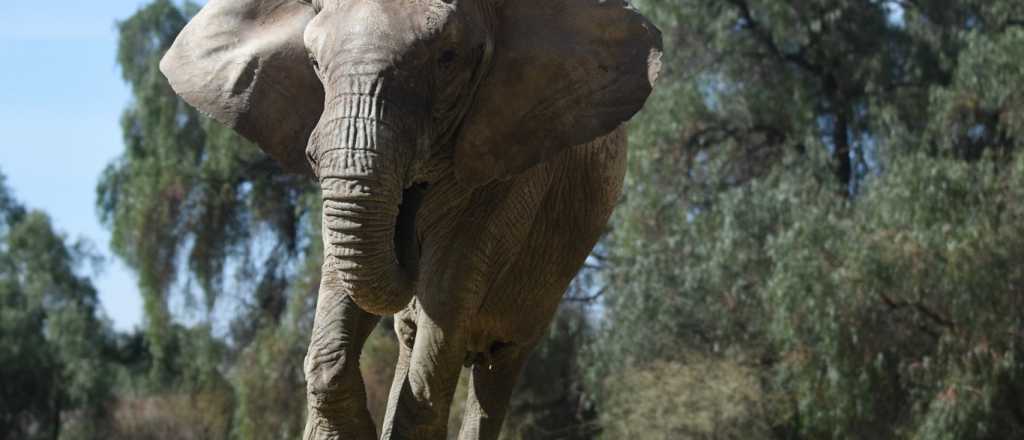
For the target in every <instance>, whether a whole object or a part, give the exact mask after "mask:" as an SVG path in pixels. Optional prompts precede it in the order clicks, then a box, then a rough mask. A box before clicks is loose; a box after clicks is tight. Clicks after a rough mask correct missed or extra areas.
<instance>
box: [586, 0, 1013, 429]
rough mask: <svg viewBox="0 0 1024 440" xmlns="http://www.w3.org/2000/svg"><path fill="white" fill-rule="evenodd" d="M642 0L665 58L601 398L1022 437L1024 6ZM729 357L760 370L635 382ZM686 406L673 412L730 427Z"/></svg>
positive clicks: (614, 244) (734, 365)
mask: <svg viewBox="0 0 1024 440" xmlns="http://www.w3.org/2000/svg"><path fill="white" fill-rule="evenodd" d="M637 4H638V7H639V8H640V9H642V10H644V11H645V13H650V14H651V15H652V16H653V19H654V21H655V22H656V23H658V24H659V26H660V27H661V28H662V30H663V31H664V32H665V36H666V54H665V61H666V64H665V66H666V68H665V71H664V72H663V74H662V76H661V78H660V80H659V81H660V82H659V84H658V88H657V89H656V91H655V95H654V96H653V98H652V100H651V102H650V103H649V105H648V106H647V108H646V110H645V111H644V113H642V116H641V118H640V119H639V120H638V121H636V123H634V124H633V128H634V130H633V132H632V136H631V144H632V147H631V148H632V150H631V151H632V153H633V154H632V159H631V163H630V173H629V177H628V179H627V189H626V197H625V200H624V202H623V204H622V206H621V207H620V208H619V209H618V210H617V214H616V217H615V219H614V225H615V229H614V232H613V234H612V236H611V238H610V240H609V242H608V249H609V265H608V267H609V268H608V270H607V271H606V273H607V280H608V284H609V285H608V289H607V291H608V293H607V294H606V295H605V296H606V298H607V300H606V301H605V303H604V304H605V306H606V313H605V317H606V320H605V324H604V327H603V328H602V330H601V332H600V335H599V336H598V337H597V338H595V343H594V344H592V345H591V347H590V349H589V353H590V359H591V361H590V362H588V364H591V365H594V367H593V368H592V369H591V370H590V373H589V377H590V380H589V384H590V386H591V387H594V388H595V389H597V390H599V391H600V392H599V393H598V404H599V405H598V408H599V409H600V410H601V411H602V412H603V413H605V414H609V413H610V414H628V410H629V408H624V407H623V405H630V404H631V403H630V402H633V401H631V400H628V399H623V398H621V396H620V395H618V393H621V392H622V391H623V390H632V391H633V392H636V393H645V392H647V393H652V394H651V395H654V394H655V393H663V394H669V395H675V394H680V393H682V394H689V395H703V396H706V397H707V399H706V400H704V406H705V408H710V409H709V411H711V412H712V413H715V414H747V415H748V416H747V417H749V418H751V419H750V420H748V422H749V423H738V422H735V421H734V422H732V423H734V424H736V425H737V426H747V427H749V428H750V429H751V430H752V431H748V432H745V433H743V432H739V433H737V432H734V433H730V434H727V435H730V436H732V437H733V438H749V437H762V436H763V435H759V434H758V432H761V431H758V430H760V429H761V428H760V427H763V426H769V427H770V428H771V430H772V432H773V433H774V435H776V436H778V437H781V438H796V437H808V438H821V437H840V438H845V437H852V438H863V437H883V438H891V437H897V438H909V437H914V438H939V437H942V436H948V437H949V438H1011V437H1014V436H1019V435H1020V432H1021V431H1020V429H1021V426H1022V425H1021V420H1024V419H1020V418H1019V417H1018V416H1017V415H1015V414H1013V411H1012V410H1007V409H1006V408H1014V407H1019V405H1020V401H1019V397H1018V396H1019V391H1018V390H1019V388H1020V386H1021V385H1020V384H1021V382H1020V381H1021V378H1020V375H1019V371H1020V368H1021V361H1019V359H1020V351H1019V350H1020V348H1019V347H1020V339H1019V336H1013V335H1019V332H1020V331H1021V328H1022V327H1021V322H1022V321H1021V319H1020V316H1024V315H1021V314H1020V312H1019V311H1020V309H1019V307H1020V306H1019V303H1018V302H1017V301H1018V300H1016V299H1015V298H1019V287H1018V286H1019V285H1020V282H1019V279H1018V276H1019V274H1018V273H1017V272H1016V271H1015V270H1010V269H1009V267H1015V265H1019V264H1020V262H1021V261H1022V257H1021V256H1020V255H1019V254H1018V252H1017V250H1016V249H1019V244H1018V241H1017V239H1015V238H1013V237H1017V236H1019V226H1017V225H1020V224H1024V213H1021V212H1020V211H1019V210H1018V209H1017V208H1016V206H1017V202H1012V200H1015V198H1016V197H1018V196H1016V194H1017V193H1018V192H1017V191H1019V188H1020V187H1019V184H1016V183H1012V182H1016V181H1017V180H1016V179H1018V177H1017V172H1018V171H1015V170H1016V169H1017V168H1018V167H1019V166H1020V165H1019V164H1020V159H1016V151H1018V150H1019V145H1020V144H1021V142H1022V141H1024V136H1022V134H1024V133H1022V132H1021V124H1020V119H1019V118H1018V117H1017V114H1018V112H1019V110H1018V108H1019V107H1020V105H1019V104H1018V102H1019V101H1018V97H1019V96H1021V91H1022V90H1021V88H1020V86H1019V84H1022V82H1021V78H1020V75H1021V74H1022V72H1021V71H1020V69H1019V67H1018V66H1019V62H1018V61H1017V60H1019V59H1020V58H1019V54H1018V52H1019V51H1020V50H1021V49H1020V47H1022V46H1021V44H1020V38H1021V36H1022V35H1024V34H1022V33H1021V29H1020V25H1019V23H1020V19H1021V18H1022V17H1024V8H1022V6H1020V5H1019V4H1018V2H1012V1H986V2H981V1H966V2H964V1H955V2H954V1H933V2H904V1H868V0H864V1H852V2H850V1H831V0H824V1H800V2H772V1H762V0H726V1H710V0H693V1H683V2H681V3H680V2H676V1H672V2H670V1H662V0H647V1H637ZM1014 185H1017V186H1016V187H1014ZM996 346H998V347H999V348H993V347H996ZM978 352H980V353H985V354H984V355H980V356H981V358H984V361H977V360H976V359H977V358H978V356H979V355H976V354H973V353H978ZM993 353H995V354H993ZM978 362H981V363H980V364H979V363H978ZM709 363H710V365H712V366H713V367H711V369H712V370H713V371H714V370H716V369H718V370H721V371H732V372H738V373H742V374H740V375H720V376H715V377H717V378H719V379H721V380H725V381H729V383H732V384H735V383H747V384H757V385H758V386H759V389H758V390H756V391H757V392H755V393H747V394H743V395H739V394H736V392H735V391H733V392H730V391H728V390H738V389H740V388H737V387H734V386H729V383H720V382H716V380H718V379H716V380H712V381H710V382H697V383H693V382H687V381H643V380H639V379H638V378H637V377H635V376H636V375H640V376H642V375H644V374H666V373H665V372H685V371H700V370H701V369H707V368H708V367H707V365H709ZM996 364H998V366H997V365H996ZM924 365H927V367H924ZM688 369H689V370H688ZM923 371H928V372H929V373H927V374H924V373H922V372H923ZM651 372H656V373H651ZM680 374H681V373H680ZM744 375H746V376H744ZM672 386H676V387H677V388H672V389H669V388H668V387H672ZM637 387H640V388H639V389H637ZM644 387H647V388H644ZM968 389H969V390H970V391H968ZM713 390H718V392H712V391H713ZM683 402H686V400H685V399H684V400H683ZM685 408H686V406H683V405H681V406H680V408H679V409H678V411H680V413H675V415H676V416H675V417H673V416H666V418H665V419H664V420H673V421H679V420H682V421H684V422H690V421H692V422H693V423H694V425H686V426H683V425H685V423H684V424H683V425H676V426H675V428H671V429H678V430H679V431H677V432H698V433H700V432H703V433H705V434H707V431H702V430H701V427H700V426H697V425H696V422H697V419H695V418H686V416H685V415H684V413H682V411H686V409H685ZM673 423H675V422H673ZM645 426H646V429H649V430H650V431H648V434H649V435H643V434H638V433H636V432H632V433H631V434H633V435H634V436H644V437H647V436H650V437H651V438H655V437H654V434H656V433H658V429H659V428H661V429H669V427H668V426H660V427H659V426H657V425H652V424H646V425H645ZM604 427H605V429H606V434H607V435H608V436H609V438H618V437H619V436H621V435H622V431H621V430H618V429H619V427H616V426H615V424H614V423H611V422H607V420H606V423H605V425H604ZM705 434H700V435H705ZM711 435H712V434H707V436H711Z"/></svg>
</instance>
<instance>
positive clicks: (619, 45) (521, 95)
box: [454, 0, 661, 186]
mask: <svg viewBox="0 0 1024 440" xmlns="http://www.w3.org/2000/svg"><path fill="white" fill-rule="evenodd" d="M497 14H498V22H497V26H498V29H497V31H496V36H495V42H494V45H495V48H494V62H493V65H492V68H491V71H490V73H489V74H488V75H487V77H486V78H485V79H484V80H483V81H482V83H481V84H480V88H479V89H478V91H477V96H476V102H475V103H474V105H473V107H472V109H471V110H470V111H469V113H468V114H467V115H466V118H465V120H464V122H463V128H462V131H461V133H460V135H459V138H458V139H457V141H456V144H455V156H454V160H455V170H456V173H457V175H458V176H459V179H460V180H461V181H462V182H463V183H466V184H468V185H470V186H476V185H479V184H482V183H486V182H487V181H490V180H492V179H501V178H505V177H507V176H509V175H512V174H515V173H518V172H521V171H523V170H526V169H527V168H530V167H532V166H534V165H536V164H538V163H540V162H542V161H544V160H546V159H548V158H550V157H552V156H554V155H555V154H557V153H559V152H561V151H563V150H565V149H567V148H569V147H572V146H575V145H579V144H583V143H586V142H589V141H591V140H594V139H596V138H598V137H600V136H603V135H606V134H608V133H610V132H611V131H613V130H614V129H615V128H616V127H618V126H619V125H620V124H622V123H623V122H625V121H627V120H629V119H630V118H632V117H633V115H634V114H636V112H637V111H639V110H640V108H641V107H642V106H643V104H644V102H645V101H646V100H647V97H648V96H649V95H650V93H651V91H652V87H653V84H654V81H655V79H656V77H657V74H658V70H659V69H660V66H661V63H660V58H661V32H660V31H659V30H658V29H657V28H656V27H655V26H654V25H653V24H651V23H650V22H649V21H648V20H647V19H646V18H644V17H643V16H642V15H640V13H639V12H637V11H636V10H635V9H633V8H632V7H631V6H630V5H629V3H628V2H627V1H625V0H504V4H503V5H501V6H500V7H499V10H498V11H497Z"/></svg>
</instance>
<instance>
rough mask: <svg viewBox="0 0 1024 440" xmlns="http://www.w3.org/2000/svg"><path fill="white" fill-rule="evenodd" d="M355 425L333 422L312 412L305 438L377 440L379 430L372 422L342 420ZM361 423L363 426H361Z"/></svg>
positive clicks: (317, 439)
mask: <svg viewBox="0 0 1024 440" xmlns="http://www.w3.org/2000/svg"><path fill="white" fill-rule="evenodd" d="M341 423H342V424H344V423H350V424H352V425H355V426H347V427H344V426H341V424H339V423H332V422H331V421H329V420H327V419H326V418H325V417H323V416H319V415H316V414H312V413H311V414H310V415H309V417H308V418H307V419H306V430H305V432H304V433H303V435H302V439H303V440H376V438H377V430H376V429H375V428H374V427H373V425H372V424H367V423H360V421H358V420H347V421H341ZM360 425H361V426H360Z"/></svg>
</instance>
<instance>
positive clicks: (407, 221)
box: [394, 183, 427, 279]
mask: <svg viewBox="0 0 1024 440" xmlns="http://www.w3.org/2000/svg"><path fill="white" fill-rule="evenodd" d="M426 191H427V184H425V183H420V184H414V185H413V186H411V187H409V188H406V189H405V190H404V191H402V201H401V202H400V203H399V205H398V215H397V217H396V218H395V234H394V246H395V258H396V259H397V260H398V264H399V265H400V266H401V267H402V268H403V269H405V270H406V271H407V272H408V273H409V274H411V275H413V278H414V279H415V276H416V274H417V272H418V269H419V257H420V246H419V245H420V243H419V239H418V237H417V235H416V214H417V213H418V212H419V209H420V205H421V204H422V202H423V197H424V194H425V193H426Z"/></svg>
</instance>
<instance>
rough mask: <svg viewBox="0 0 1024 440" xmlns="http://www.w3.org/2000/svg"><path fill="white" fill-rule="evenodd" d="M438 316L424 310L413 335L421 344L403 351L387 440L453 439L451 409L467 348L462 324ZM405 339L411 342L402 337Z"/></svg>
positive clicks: (387, 419) (390, 404)
mask: <svg viewBox="0 0 1024 440" xmlns="http://www.w3.org/2000/svg"><path fill="white" fill-rule="evenodd" d="M428 310H429V308H428ZM436 317H437V315H434V317H433V318H432V317H431V314H428V313H426V312H425V311H423V310H421V311H420V313H418V316H417V317H416V320H415V329H414V330H413V332H414V335H415V336H414V337H415V341H414V342H413V341H408V342H405V341H403V346H402V347H401V348H400V350H401V352H400V353H399V361H398V368H397V371H396V373H395V382H394V384H393V385H392V390H391V397H390V401H389V402H388V412H387V415H386V416H385V418H384V433H383V437H382V438H383V439H385V440H398V439H401V440H443V439H445V438H447V430H448V412H449V407H450V406H451V402H452V397H453V395H454V394H455V387H456V385H457V384H458V380H459V372H460V371H461V370H462V362H463V360H464V359H465V356H466V348H465V347H466V345H465V341H464V339H463V331H462V330H463V329H462V327H461V325H459V324H458V323H457V322H452V321H451V320H448V319H435V318H436ZM400 338H403V339H406V338H404V337H403V335H402V334H401V333H400ZM409 342H411V344H409V345H406V344H408V343H409Z"/></svg>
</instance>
